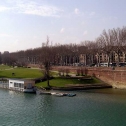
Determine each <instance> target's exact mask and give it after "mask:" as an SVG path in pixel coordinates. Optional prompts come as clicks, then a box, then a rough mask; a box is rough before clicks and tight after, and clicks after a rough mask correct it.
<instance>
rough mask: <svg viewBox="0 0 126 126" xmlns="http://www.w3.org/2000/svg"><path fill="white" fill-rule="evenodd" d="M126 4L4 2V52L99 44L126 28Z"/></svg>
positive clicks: (122, 0)
mask: <svg viewBox="0 0 126 126" xmlns="http://www.w3.org/2000/svg"><path fill="white" fill-rule="evenodd" d="M125 6H126V0H0V51H1V52H3V51H9V52H13V51H19V50H25V49H29V48H36V47H40V46H41V45H42V43H43V42H45V41H46V38H47V35H48V36H49V38H50V41H52V43H53V44H55V43H60V44H69V43H76V44H78V43H80V42H81V41H85V40H95V39H96V38H97V37H98V36H99V35H100V34H101V33H102V31H103V30H104V29H106V30H108V29H112V28H117V27H121V28H122V27H123V26H126V7H125Z"/></svg>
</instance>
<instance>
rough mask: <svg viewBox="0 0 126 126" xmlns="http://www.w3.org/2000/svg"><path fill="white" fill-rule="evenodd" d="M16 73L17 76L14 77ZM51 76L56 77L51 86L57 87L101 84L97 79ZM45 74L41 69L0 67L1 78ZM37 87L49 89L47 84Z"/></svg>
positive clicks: (53, 74) (35, 76)
mask: <svg viewBox="0 0 126 126" xmlns="http://www.w3.org/2000/svg"><path fill="white" fill-rule="evenodd" d="M12 73H15V75H12ZM50 75H52V76H54V77H55V78H54V79H52V80H50V85H51V86H57V87H64V86H66V85H67V84H93V83H99V82H100V81H99V80H97V79H96V78H93V79H92V80H80V79H73V78H70V79H67V78H60V77H57V76H58V72H54V71H53V72H52V73H51V74H50ZM42 76H43V74H42V72H41V71H40V70H39V69H31V68H22V67H21V68H13V67H9V66H5V65H0V78H31V79H34V78H40V77H42ZM36 86H37V87H47V82H46V81H45V82H40V83H37V84H36Z"/></svg>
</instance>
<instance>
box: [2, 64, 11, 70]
mask: <svg viewBox="0 0 126 126" xmlns="http://www.w3.org/2000/svg"><path fill="white" fill-rule="evenodd" d="M10 68H12V67H10V66H7V65H0V70H5V69H10Z"/></svg>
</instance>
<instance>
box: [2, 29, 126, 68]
mask: <svg viewBox="0 0 126 126" xmlns="http://www.w3.org/2000/svg"><path fill="white" fill-rule="evenodd" d="M122 52H124V53H126V27H122V28H116V29H115V28H113V29H110V30H108V31H106V30H103V32H102V34H101V35H100V36H99V37H97V38H96V40H94V41H84V42H81V43H80V44H64V45H62V44H55V45H53V46H52V45H51V44H50V43H49V38H48V37H47V41H46V42H45V44H44V46H42V47H39V48H35V49H27V50H21V51H18V52H13V53H10V54H9V57H7V60H5V57H4V58H3V57H2V56H3V55H1V57H2V61H3V62H4V63H6V64H10V65H14V64H18V65H20V66H27V64H33V63H34V64H39V65H40V66H41V65H42V64H43V62H46V61H47V60H48V61H49V63H50V64H51V65H70V64H75V63H79V62H80V61H79V60H80V59H79V57H80V54H84V55H85V56H86V59H85V60H86V61H85V62H86V63H85V65H88V64H91V63H96V64H99V63H100V62H101V61H100V55H101V54H102V53H104V54H106V55H107V58H108V60H107V61H108V63H109V62H110V60H111V62H113V59H112V55H113V53H116V55H117V57H118V63H119V62H120V56H121V55H122ZM96 56H97V58H96ZM3 59H4V60H3ZM5 61H6V62H5Z"/></svg>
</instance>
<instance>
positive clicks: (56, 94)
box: [51, 92, 64, 97]
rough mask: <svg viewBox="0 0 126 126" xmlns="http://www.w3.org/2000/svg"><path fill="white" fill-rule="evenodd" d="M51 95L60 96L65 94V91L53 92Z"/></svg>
mask: <svg viewBox="0 0 126 126" xmlns="http://www.w3.org/2000/svg"><path fill="white" fill-rule="evenodd" d="M51 95H55V96H58V97H62V96H64V95H63V93H56V92H52V93H51Z"/></svg>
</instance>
